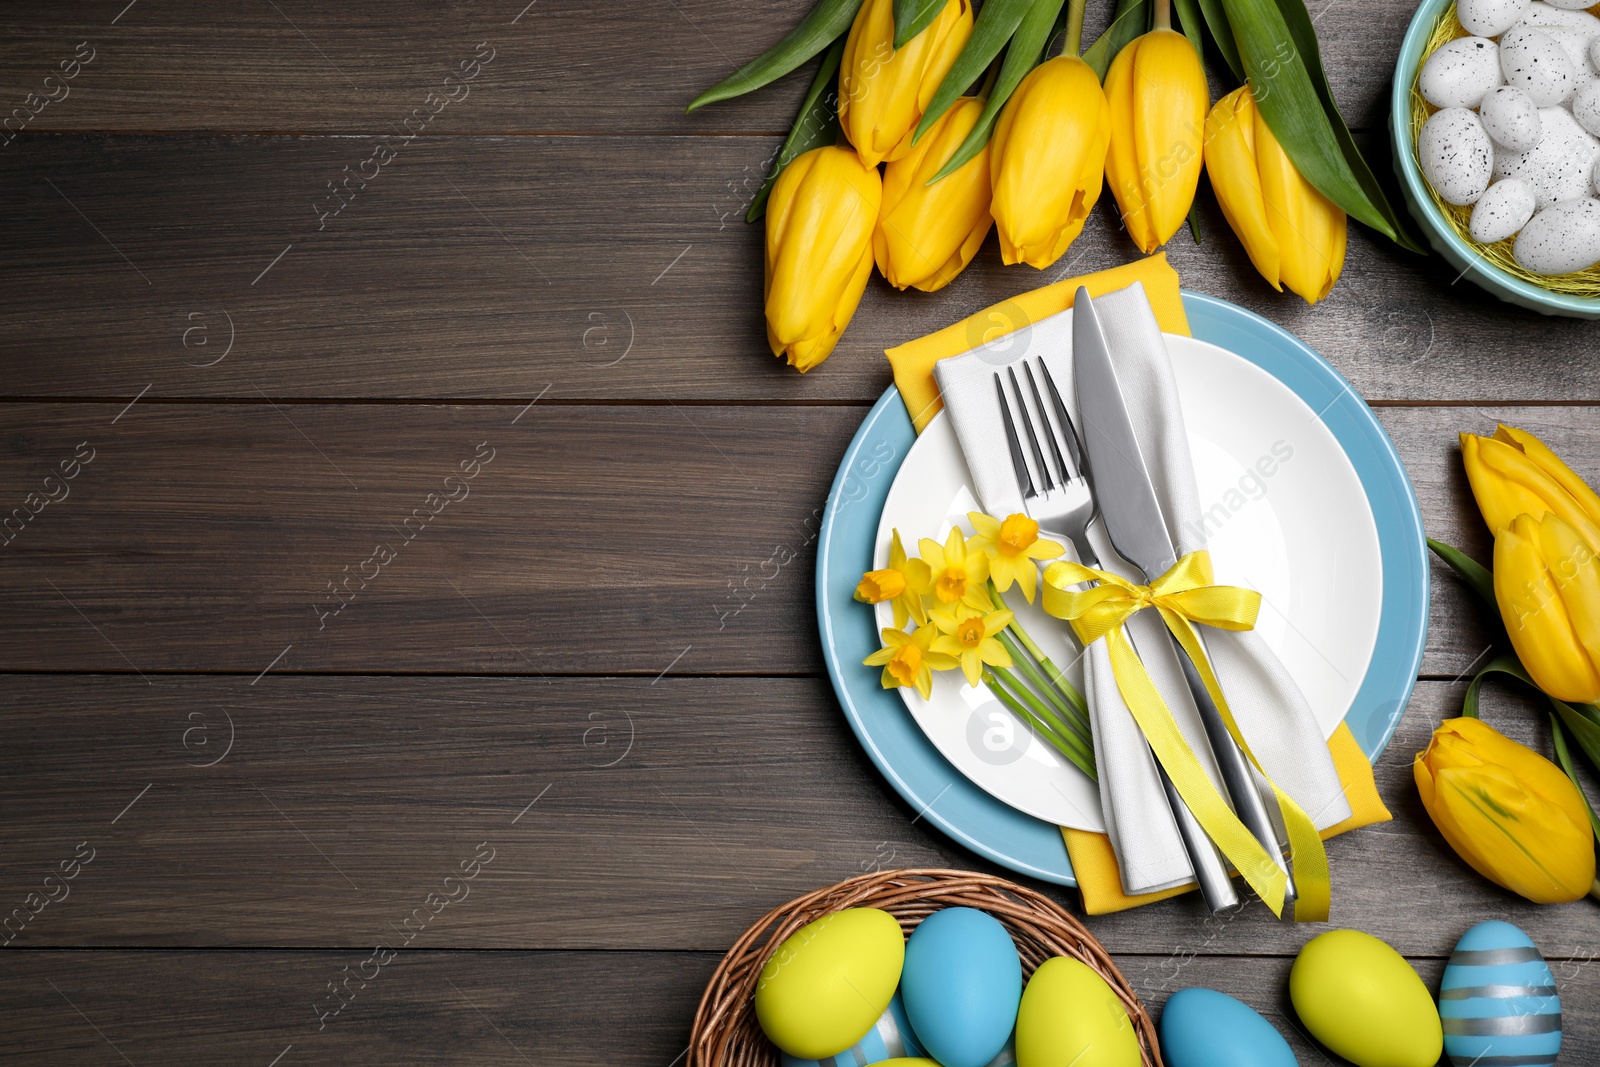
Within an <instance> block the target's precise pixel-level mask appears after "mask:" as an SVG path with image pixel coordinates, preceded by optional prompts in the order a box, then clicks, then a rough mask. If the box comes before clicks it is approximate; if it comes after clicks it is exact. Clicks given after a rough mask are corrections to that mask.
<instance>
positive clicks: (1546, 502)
mask: <svg viewBox="0 0 1600 1067" xmlns="http://www.w3.org/2000/svg"><path fill="white" fill-rule="evenodd" d="M1461 460H1462V464H1463V465H1464V466H1465V467H1466V468H1467V481H1468V482H1470V483H1471V484H1472V495H1473V496H1474V497H1475V498H1476V499H1477V501H1478V510H1479V511H1481V512H1483V519H1484V521H1485V522H1487V523H1488V524H1489V530H1490V532H1491V533H1494V534H1497V535H1498V534H1499V532H1500V531H1501V530H1502V529H1504V528H1505V527H1507V526H1509V525H1511V522H1512V520H1513V519H1515V518H1516V517H1517V516H1518V515H1522V514H1528V515H1532V516H1533V517H1534V518H1535V519H1541V518H1543V517H1544V515H1545V512H1547V511H1548V512H1554V513H1555V514H1556V515H1559V516H1560V517H1561V518H1562V519H1563V520H1564V521H1565V522H1566V523H1567V524H1568V525H1570V526H1572V527H1573V528H1574V529H1575V530H1577V531H1578V532H1579V533H1580V534H1582V535H1583V537H1584V539H1585V540H1587V541H1588V542H1589V544H1590V546H1591V547H1594V548H1597V549H1600V496H1596V495H1595V492H1594V490H1593V489H1590V488H1589V487H1588V486H1587V485H1585V484H1584V483H1583V479H1582V478H1579V477H1578V476H1577V475H1576V474H1574V473H1573V472H1572V470H1571V468H1569V467H1568V466H1567V465H1566V464H1565V463H1563V462H1561V460H1560V458H1559V457H1557V456H1556V454H1555V453H1554V452H1552V451H1550V449H1549V448H1547V447H1545V444H1544V442H1542V441H1540V440H1539V439H1538V438H1537V437H1535V436H1533V434H1531V433H1526V432H1524V431H1522V430H1518V429H1516V428H1514V427H1511V426H1506V425H1504V424H1502V425H1500V426H1499V427H1498V428H1497V429H1496V430H1495V432H1494V436H1493V437H1478V436H1475V435H1473V434H1468V433H1464V434H1462V435H1461Z"/></svg>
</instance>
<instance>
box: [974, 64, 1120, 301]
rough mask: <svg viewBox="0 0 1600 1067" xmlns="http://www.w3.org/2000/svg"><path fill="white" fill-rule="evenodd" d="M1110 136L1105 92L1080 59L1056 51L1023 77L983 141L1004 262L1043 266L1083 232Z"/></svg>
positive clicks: (1101, 178)
mask: <svg viewBox="0 0 1600 1067" xmlns="http://www.w3.org/2000/svg"><path fill="white" fill-rule="evenodd" d="M1110 141H1111V112H1110V108H1109V107H1108V106H1107V105H1106V95H1105V93H1104V92H1103V91H1102V90H1101V88H1100V79H1099V78H1098V77H1096V76H1095V73H1094V70H1093V68H1091V67H1090V66H1089V65H1088V64H1087V63H1085V62H1084V61H1083V60H1081V59H1079V58H1078V57H1076V56H1056V57H1055V58H1054V59H1050V60H1046V61H1045V62H1043V63H1041V64H1039V65H1038V66H1037V67H1035V68H1033V71H1032V73H1030V74H1029V75H1028V76H1027V77H1026V78H1024V79H1022V83H1021V84H1020V85H1018V86H1017V88H1016V91H1015V92H1014V93H1012V94H1011V99H1010V100H1007V101H1006V106H1005V108H1004V109H1002V110H1001V112H1000V121H999V122H997V123H995V128H994V136H993V138H992V139H991V141H990V143H989V169H990V174H991V176H992V178H993V181H994V206H993V207H992V208H991V211H992V212H993V213H994V221H995V226H996V228H997V229H998V231H999V233H1000V255H1001V258H1002V259H1004V260H1005V262H1006V263H1007V264H1011V263H1026V264H1028V265H1029V266H1031V267H1038V268H1039V269H1041V270H1042V269H1044V268H1045V267H1048V266H1049V265H1050V264H1052V263H1054V262H1055V261H1056V260H1057V259H1059V258H1061V253H1063V252H1065V251H1066V250H1067V246H1068V245H1070V244H1071V243H1072V242H1073V240H1074V239H1075V238H1076V237H1077V236H1078V234H1080V233H1082V232H1083V220H1084V219H1086V218H1088V217H1089V212H1090V211H1091V210H1093V209H1094V205H1095V201H1097V200H1099V199H1100V187H1101V185H1102V184H1104V174H1105V166H1106V149H1107V148H1108V147H1109V145H1110Z"/></svg>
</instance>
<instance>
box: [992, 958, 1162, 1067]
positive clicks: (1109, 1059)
mask: <svg viewBox="0 0 1600 1067" xmlns="http://www.w3.org/2000/svg"><path fill="white" fill-rule="evenodd" d="M1016 1041H1017V1067H1140V1064H1141V1063H1143V1060H1142V1058H1141V1057H1140V1053H1139V1037H1138V1034H1137V1033H1135V1032H1134V1029H1133V1021H1132V1020H1131V1019H1129V1018H1128V1013H1127V1011H1126V1009H1124V1008H1123V1006H1122V1001H1121V1000H1120V999H1119V998H1118V997H1117V994H1116V992H1115V991H1114V990H1113V989H1112V988H1111V987H1110V986H1109V985H1107V984H1106V980H1105V979H1104V978H1101V977H1100V976H1099V975H1098V974H1096V973H1095V972H1094V970H1093V969H1092V968H1090V967H1088V966H1087V965H1085V964H1083V963H1080V962H1078V961H1077V960H1075V959H1071V958H1070V957H1067V956H1056V957H1055V958H1053V959H1048V960H1045V961H1044V963H1042V964H1040V965H1039V969H1038V970H1037V971H1034V972H1033V977H1032V978H1030V979H1028V987H1027V988H1026V989H1024V990H1023V991H1022V1005H1021V1007H1020V1008H1018V1009H1017V1038H1016Z"/></svg>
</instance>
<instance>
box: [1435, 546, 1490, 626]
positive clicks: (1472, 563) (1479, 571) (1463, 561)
mask: <svg viewBox="0 0 1600 1067" xmlns="http://www.w3.org/2000/svg"><path fill="white" fill-rule="evenodd" d="M1428 547H1429V548H1431V549H1433V553H1434V555H1436V556H1438V557H1439V558H1440V559H1442V560H1444V561H1445V562H1446V563H1448V564H1450V569H1451V570H1453V571H1455V572H1456V573H1457V574H1459V575H1460V576H1461V579H1462V581H1464V582H1466V583H1467V584H1468V585H1470V586H1471V587H1472V591H1473V592H1475V593H1477V594H1478V596H1479V597H1481V598H1482V599H1483V602H1484V603H1485V604H1487V605H1489V607H1491V608H1493V609H1494V611H1495V614H1496V617H1498V616H1499V612H1500V605H1499V604H1498V603H1497V602H1496V601H1495V599H1494V575H1493V574H1491V573H1489V568H1487V567H1485V566H1484V565H1483V564H1481V563H1479V562H1478V561H1477V560H1475V559H1473V558H1472V557H1471V556H1469V555H1467V554H1466V553H1465V552H1463V551H1461V550H1460V549H1459V548H1452V547H1451V546H1449V545H1447V544H1445V543H1444V542H1443V541H1435V540H1434V539H1433V538H1431V537H1430V538H1428Z"/></svg>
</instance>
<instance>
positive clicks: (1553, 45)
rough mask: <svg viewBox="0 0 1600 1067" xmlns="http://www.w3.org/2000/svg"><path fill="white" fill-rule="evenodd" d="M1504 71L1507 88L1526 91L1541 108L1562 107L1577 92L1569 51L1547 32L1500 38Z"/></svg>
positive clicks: (1521, 31)
mask: <svg viewBox="0 0 1600 1067" xmlns="http://www.w3.org/2000/svg"><path fill="white" fill-rule="evenodd" d="M1500 68H1501V70H1503V71H1504V72H1505V76H1506V84H1507V85H1515V86H1516V87H1517V88H1519V89H1521V90H1523V91H1524V92H1526V93H1527V94H1528V95H1529V96H1531V97H1533V102H1534V103H1535V104H1537V105H1538V106H1540V107H1550V106H1552V105H1554V104H1559V103H1561V102H1562V101H1564V100H1566V99H1567V98H1568V97H1570V96H1571V95H1572V90H1573V89H1575V88H1577V75H1576V72H1574V71H1573V69H1572V60H1571V59H1570V58H1569V57H1568V56H1567V50H1566V49H1565V48H1562V47H1561V45H1560V44H1559V43H1558V42H1557V41H1556V39H1555V38H1554V37H1551V36H1550V35H1549V34H1547V33H1545V32H1544V31H1543V30H1536V29H1532V28H1530V27H1527V26H1518V27H1514V28H1512V29H1510V30H1507V31H1506V32H1505V33H1504V34H1503V35H1502V36H1501V38H1500Z"/></svg>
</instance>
